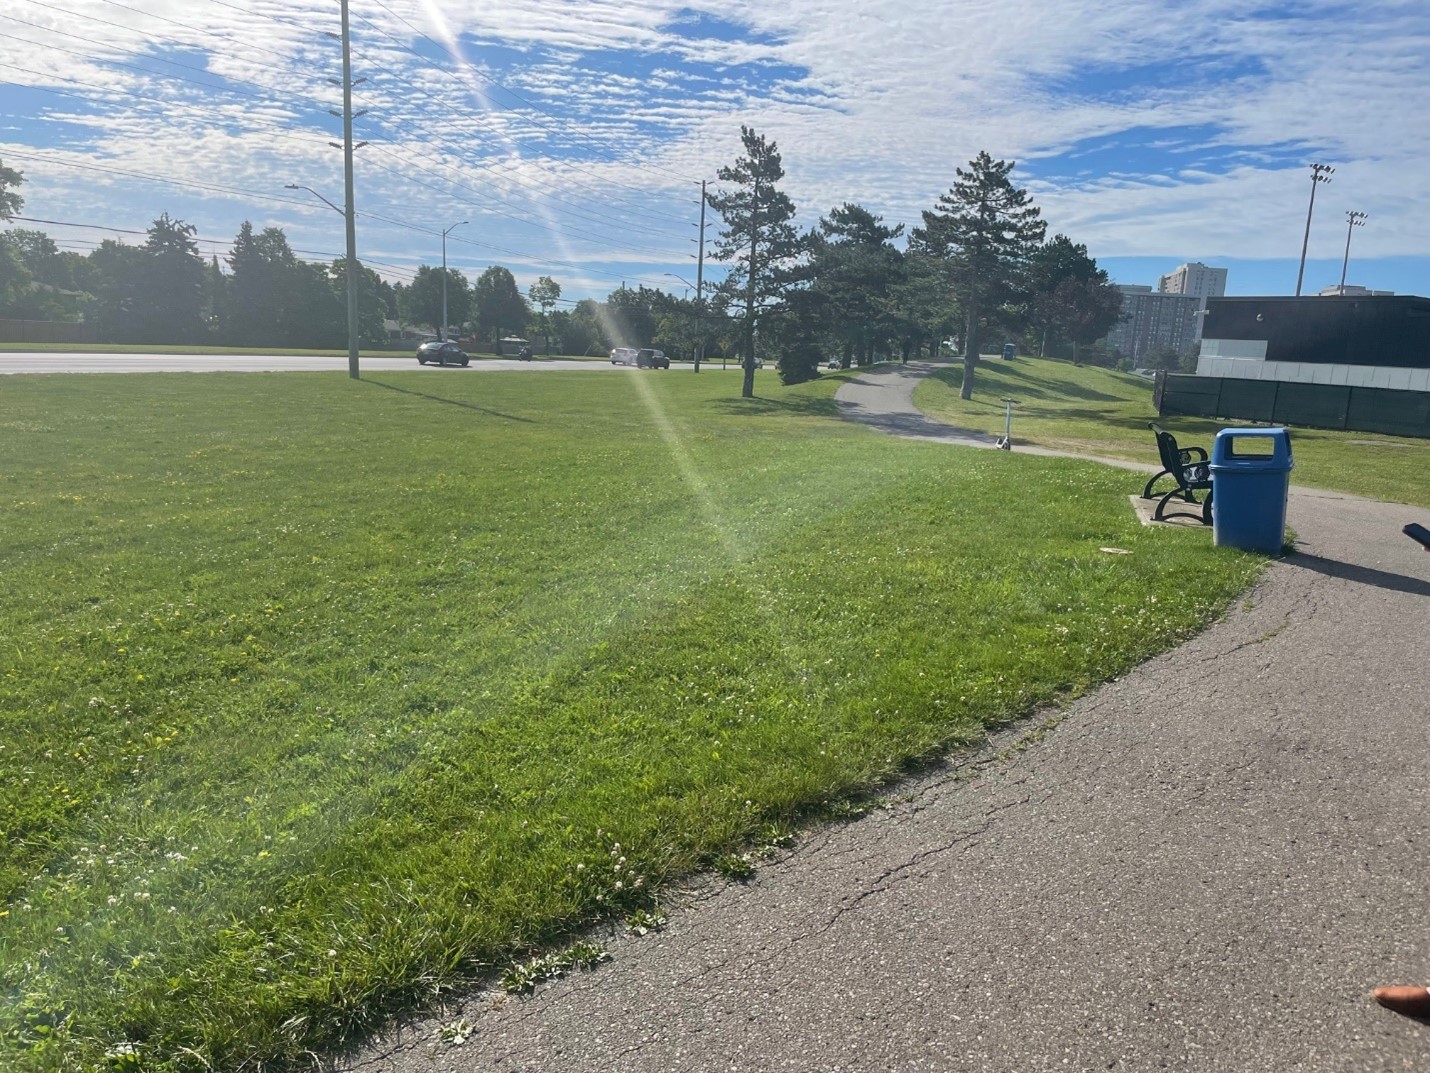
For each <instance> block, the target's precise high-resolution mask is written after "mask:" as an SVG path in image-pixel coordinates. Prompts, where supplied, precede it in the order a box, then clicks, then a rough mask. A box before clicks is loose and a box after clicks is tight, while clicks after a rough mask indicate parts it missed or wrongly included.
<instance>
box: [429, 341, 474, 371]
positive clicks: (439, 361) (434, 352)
mask: <svg viewBox="0 0 1430 1073" xmlns="http://www.w3.org/2000/svg"><path fill="white" fill-rule="evenodd" d="M471 360H472V359H471V358H469V357H467V355H466V353H465V351H463V350H462V348H461V347H459V346H458V345H457V344H456V343H450V342H449V343H444V342H442V341H441V340H438V339H434V340H433V341H432V342H430V343H423V344H422V345H421V346H420V347H418V348H417V364H418V365H426V364H427V363H428V362H429V361H430V362H431V363H432V364H433V365H461V366H463V367H465V366H466V365H467V364H468V363H469V362H470V361H471Z"/></svg>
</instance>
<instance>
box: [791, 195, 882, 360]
mask: <svg viewBox="0 0 1430 1073" xmlns="http://www.w3.org/2000/svg"><path fill="white" fill-rule="evenodd" d="M903 230H904V227H903V224H899V225H898V226H897V227H886V226H885V225H884V221H883V220H882V219H881V218H880V217H878V216H875V215H874V214H873V213H871V212H870V211H869V210H868V209H866V208H864V207H863V206H861V205H851V204H847V203H846V204H844V205H841V206H840V207H839V208H837V209H834V210H833V211H832V212H830V214H829V215H828V216H826V217H824V218H823V219H821V220H820V221H819V226H818V227H817V228H816V229H815V231H814V233H813V234H812V235H811V236H810V246H811V253H812V263H811V265H810V274H811V277H812V280H813V282H812V284H811V286H812V287H813V289H814V290H815V291H816V292H817V293H818V294H819V295H821V296H822V297H823V298H825V299H826V301H827V304H828V317H829V321H828V323H829V326H830V327H831V328H832V329H833V330H834V332H835V333H836V334H837V335H838V336H839V337H840V342H841V343H842V344H843V350H844V357H845V358H846V359H850V358H853V357H856V356H857V358H858V360H859V363H860V364H861V365H862V364H867V363H868V362H870V361H872V360H873V354H874V350H875V347H876V346H877V345H878V344H879V343H880V342H881V341H883V340H884V338H886V337H887V335H888V334H889V332H890V331H891V329H892V321H891V318H890V317H889V315H888V309H889V292H890V289H891V288H892V287H893V286H894V285H895V284H896V283H897V282H898V280H899V276H900V268H901V264H900V262H901V261H902V259H903V255H902V254H901V253H900V252H899V251H898V250H897V249H895V248H894V244H893V240H894V239H895V238H897V237H898V236H899V235H901V234H902V233H903Z"/></svg>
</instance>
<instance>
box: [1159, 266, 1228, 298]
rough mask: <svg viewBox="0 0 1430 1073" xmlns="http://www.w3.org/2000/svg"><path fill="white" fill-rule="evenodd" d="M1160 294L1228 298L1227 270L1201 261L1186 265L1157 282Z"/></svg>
mask: <svg viewBox="0 0 1430 1073" xmlns="http://www.w3.org/2000/svg"><path fill="white" fill-rule="evenodd" d="M1157 293H1158V294H1191V295H1195V296H1196V297H1198V298H1224V297H1226V269H1225V268H1211V267H1209V266H1207V265H1204V264H1202V263H1201V262H1200V261H1192V262H1191V263H1190V264H1184V265H1182V266H1180V267H1179V268H1177V269H1176V271H1174V272H1171V273H1169V274H1168V275H1165V276H1163V277H1162V278H1161V279H1160V280H1158V282H1157Z"/></svg>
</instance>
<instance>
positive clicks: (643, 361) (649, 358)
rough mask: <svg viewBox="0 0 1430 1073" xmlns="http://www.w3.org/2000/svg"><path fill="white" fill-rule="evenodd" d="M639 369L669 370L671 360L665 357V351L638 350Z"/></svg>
mask: <svg viewBox="0 0 1430 1073" xmlns="http://www.w3.org/2000/svg"><path fill="white" fill-rule="evenodd" d="M636 368H637V369H669V368H670V359H669V358H667V357H666V356H665V351H663V350H637V351H636Z"/></svg>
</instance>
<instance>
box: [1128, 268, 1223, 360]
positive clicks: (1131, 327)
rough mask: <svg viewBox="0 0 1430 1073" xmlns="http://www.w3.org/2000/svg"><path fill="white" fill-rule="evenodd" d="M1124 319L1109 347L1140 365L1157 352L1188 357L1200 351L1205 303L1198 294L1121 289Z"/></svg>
mask: <svg viewBox="0 0 1430 1073" xmlns="http://www.w3.org/2000/svg"><path fill="white" fill-rule="evenodd" d="M1118 290H1120V291H1121V292H1122V319H1121V320H1119V321H1118V322H1117V326H1116V327H1115V328H1113V329H1112V331H1111V332H1109V333H1108V336H1107V343H1108V345H1109V346H1111V347H1112V348H1113V349H1114V350H1117V351H1119V352H1120V353H1122V354H1125V355H1126V356H1127V357H1129V358H1131V359H1132V361H1133V364H1136V363H1138V362H1140V361H1142V360H1143V359H1144V358H1146V357H1147V356H1148V355H1150V354H1151V353H1152V352H1153V351H1156V350H1163V349H1168V348H1170V349H1172V350H1175V351H1177V352H1178V353H1186V352H1188V351H1191V350H1194V349H1195V348H1196V344H1197V339H1198V338H1199V335H1200V330H1199V329H1200V321H1201V319H1202V318H1201V317H1199V316H1198V315H1197V313H1198V311H1199V310H1200V309H1201V308H1202V303H1203V301H1204V299H1202V298H1200V297H1198V296H1197V295H1194V294H1175V293H1173V294H1167V293H1153V291H1152V288H1151V287H1146V286H1140V285H1131V284H1129V285H1125V286H1119V287H1118Z"/></svg>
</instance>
